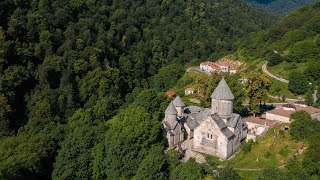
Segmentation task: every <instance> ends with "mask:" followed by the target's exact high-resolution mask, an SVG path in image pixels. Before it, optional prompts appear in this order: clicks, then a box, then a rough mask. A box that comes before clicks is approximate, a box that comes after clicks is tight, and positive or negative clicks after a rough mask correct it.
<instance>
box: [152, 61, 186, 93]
mask: <svg viewBox="0 0 320 180" xmlns="http://www.w3.org/2000/svg"><path fill="white" fill-rule="evenodd" d="M183 72H184V68H183V67H182V66H181V65H177V64H172V65H169V66H166V67H163V68H161V69H160V70H159V73H158V74H156V75H155V76H153V77H152V78H151V80H152V87H153V88H154V89H156V90H157V91H166V90H168V89H169V88H171V87H173V86H174V85H175V84H176V82H177V81H178V80H179V79H180V77H181V76H182V74H183Z"/></svg>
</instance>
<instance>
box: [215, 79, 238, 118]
mask: <svg viewBox="0 0 320 180" xmlns="http://www.w3.org/2000/svg"><path fill="white" fill-rule="evenodd" d="M233 100H234V95H233V94H232V92H231V89H230V88H229V86H228V84H227V82H226V81H225V80H224V78H222V79H221V81H220V83H219V84H218V86H217V87H216V89H215V90H214V91H213V93H212V95H211V110H212V113H213V114H215V113H217V114H218V115H219V116H220V117H222V118H226V119H227V118H229V117H231V114H232V112H233Z"/></svg>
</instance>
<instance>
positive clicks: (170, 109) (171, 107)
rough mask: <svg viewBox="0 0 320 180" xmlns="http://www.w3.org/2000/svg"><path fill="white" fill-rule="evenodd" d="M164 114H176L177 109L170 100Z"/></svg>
mask: <svg viewBox="0 0 320 180" xmlns="http://www.w3.org/2000/svg"><path fill="white" fill-rule="evenodd" d="M165 113H166V114H169V115H176V114H178V111H177V110H176V108H175V107H174V105H173V103H172V102H170V104H169V106H168V107H167V109H166V112H165Z"/></svg>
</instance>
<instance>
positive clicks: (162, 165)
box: [133, 145, 167, 180]
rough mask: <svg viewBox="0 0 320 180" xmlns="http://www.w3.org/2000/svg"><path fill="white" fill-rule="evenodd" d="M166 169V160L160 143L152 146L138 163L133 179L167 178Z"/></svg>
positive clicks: (151, 179)
mask: <svg viewBox="0 0 320 180" xmlns="http://www.w3.org/2000/svg"><path fill="white" fill-rule="evenodd" d="M166 171H167V169H166V160H165V157H164V153H163V147H162V146H161V145H160V146H152V147H151V149H150V150H149V153H148V155H147V156H146V158H145V159H144V160H142V162H141V163H140V166H139V168H138V170H137V173H136V175H135V176H134V177H133V179H136V180H139V179H141V180H144V179H145V180H153V179H159V180H160V179H167V177H166V176H167V174H166Z"/></svg>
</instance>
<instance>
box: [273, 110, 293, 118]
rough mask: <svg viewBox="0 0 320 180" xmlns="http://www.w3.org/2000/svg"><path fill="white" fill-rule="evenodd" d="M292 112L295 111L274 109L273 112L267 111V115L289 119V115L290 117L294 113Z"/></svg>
mask: <svg viewBox="0 0 320 180" xmlns="http://www.w3.org/2000/svg"><path fill="white" fill-rule="evenodd" d="M294 112H295V111H290V110H284V109H283V108H276V109H274V110H271V111H267V113H270V114H276V115H279V116H284V117H290V115H291V114H292V113H294Z"/></svg>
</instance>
